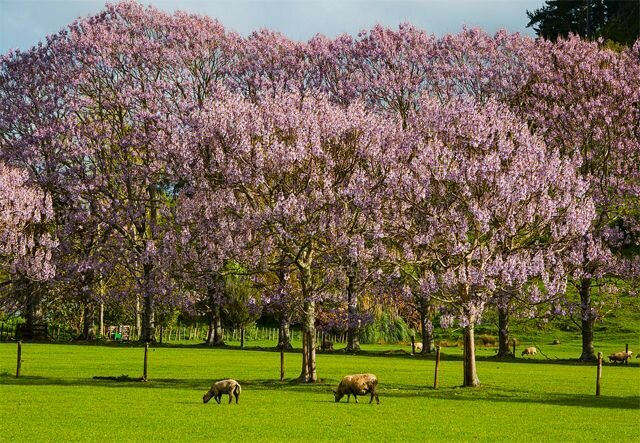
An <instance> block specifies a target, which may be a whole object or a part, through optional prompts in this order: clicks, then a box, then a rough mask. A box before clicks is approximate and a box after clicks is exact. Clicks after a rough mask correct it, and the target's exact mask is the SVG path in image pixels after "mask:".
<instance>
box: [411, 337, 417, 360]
mask: <svg viewBox="0 0 640 443" xmlns="http://www.w3.org/2000/svg"><path fill="white" fill-rule="evenodd" d="M415 353H416V337H415V335H413V334H411V355H413V354H415Z"/></svg>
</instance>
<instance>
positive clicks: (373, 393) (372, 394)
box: [369, 391, 376, 404]
mask: <svg viewBox="0 0 640 443" xmlns="http://www.w3.org/2000/svg"><path fill="white" fill-rule="evenodd" d="M374 395H376V392H375V391H371V400H369V404H371V403H372V402H373V396H374Z"/></svg>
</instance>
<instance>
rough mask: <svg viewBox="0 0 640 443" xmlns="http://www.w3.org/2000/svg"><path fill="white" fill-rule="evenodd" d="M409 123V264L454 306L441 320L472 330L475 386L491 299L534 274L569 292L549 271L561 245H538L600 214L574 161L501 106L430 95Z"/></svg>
mask: <svg viewBox="0 0 640 443" xmlns="http://www.w3.org/2000/svg"><path fill="white" fill-rule="evenodd" d="M410 126H411V128H412V131H411V137H410V138H409V140H408V141H407V142H406V143H405V144H404V146H401V147H400V148H399V151H398V155H399V167H401V168H402V170H398V172H397V173H396V175H395V185H394V192H396V193H397V195H398V197H397V199H396V202H397V203H396V204H397V206H396V207H395V208H394V209H395V211H397V212H404V213H406V214H407V221H406V222H405V223H406V224H407V228H408V229H406V230H405V231H407V230H408V232H410V234H409V235H406V236H405V237H404V238H402V237H399V240H400V245H401V246H404V244H407V246H406V247H404V248H403V249H404V250H406V251H408V252H410V251H414V250H415V249H416V247H415V245H412V243H414V242H415V243H418V244H419V246H420V249H422V250H423V252H422V253H421V254H420V255H419V256H415V255H413V254H411V253H409V254H408V256H407V258H408V259H412V258H413V259H414V260H415V263H416V265H418V266H420V267H421V269H422V270H423V272H422V273H421V274H420V276H419V278H418V281H417V283H418V285H419V288H420V290H421V291H422V292H423V293H425V294H429V295H430V298H431V299H433V300H435V301H437V303H438V304H440V305H441V306H443V307H444V308H445V309H446V310H447V314H446V315H444V316H443V320H442V322H443V323H444V324H445V325H446V324H447V323H448V322H450V321H453V320H456V321H458V322H459V323H460V325H461V326H462V327H463V328H464V343H465V350H464V353H465V354H464V355H465V359H464V362H465V364H464V385H465V386H476V385H478V384H479V381H478V377H477V374H476V368H475V345H474V336H473V331H474V325H475V324H477V323H478V322H479V321H480V320H481V317H482V313H483V311H484V309H485V306H486V305H487V304H488V303H489V301H490V298H491V296H492V294H494V293H495V291H497V290H498V289H499V288H502V287H505V286H512V285H514V284H524V283H525V282H526V281H527V280H529V279H530V278H532V277H534V276H539V277H541V278H542V279H543V280H544V282H545V283H546V290H547V291H548V293H551V294H556V293H558V292H561V291H562V289H563V285H562V275H561V274H560V275H558V274H553V275H552V273H551V272H550V266H551V265H552V264H553V265H555V266H554V268H555V269H554V271H556V270H557V269H558V267H559V264H558V259H557V258H556V255H557V251H558V249H557V248H554V247H549V248H544V247H542V242H541V241H540V240H539V239H540V238H541V237H543V236H548V237H549V238H550V239H552V240H553V241H552V242H550V243H551V244H562V243H565V242H567V241H569V240H570V239H571V238H573V237H574V236H575V235H581V234H583V233H584V232H585V231H586V229H587V227H588V225H589V222H590V220H591V217H592V216H593V208H592V206H591V205H590V203H589V200H588V198H586V197H585V192H586V186H585V184H584V183H583V182H582V181H581V180H580V179H579V178H578V177H576V175H575V173H574V172H573V169H572V167H571V164H570V163H569V162H566V161H563V160H561V159H560V157H559V155H558V154H557V153H556V154H554V153H553V152H550V151H548V150H547V148H546V146H545V144H544V142H542V141H541V140H539V139H537V138H536V137H535V136H533V135H531V133H530V132H529V130H528V128H527V126H526V124H525V123H524V122H522V121H521V120H520V119H518V118H517V117H516V116H515V115H514V114H513V113H511V112H510V111H509V110H508V109H506V107H505V106H503V105H500V104H499V103H497V102H495V101H491V100H490V101H488V102H487V103H486V104H484V105H480V104H477V103H475V102H474V101H471V100H468V99H467V100H457V101H453V102H451V103H448V104H446V105H441V104H439V102H437V101H434V100H432V99H429V98H425V99H424V100H423V101H422V102H421V103H420V112H419V113H417V114H416V115H415V117H414V118H413V119H412V120H411V123H410ZM407 166H408V169H407ZM559 178H560V179H559ZM394 231H395V230H392V232H394ZM531 296H532V297H535V296H537V293H536V292H535V291H532V294H531Z"/></svg>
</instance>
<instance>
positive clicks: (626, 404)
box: [380, 386, 640, 410]
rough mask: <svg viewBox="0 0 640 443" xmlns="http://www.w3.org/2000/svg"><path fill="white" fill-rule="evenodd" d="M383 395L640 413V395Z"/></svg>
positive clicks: (414, 391)
mask: <svg viewBox="0 0 640 443" xmlns="http://www.w3.org/2000/svg"><path fill="white" fill-rule="evenodd" d="M383 393H384V396H387V397H399V398H408V397H428V398H430V399H436V400H444V401H452V400H453V401H472V402H473V401H483V402H505V403H524V404H526V403H530V404H532V403H538V404H548V405H555V406H572V407H585V408H607V409H637V410H640V396H638V395H629V396H624V397H614V396H608V395H601V396H599V397H596V396H595V395H593V394H590V395H587V394H567V393H538V392H531V391H526V390H518V389H496V388H490V389H487V388H485V387H479V388H463V387H455V388H440V389H433V388H430V387H424V386H402V390H400V389H393V388H392V389H389V390H385V391H382V390H381V391H380V395H381V396H382V395H383Z"/></svg>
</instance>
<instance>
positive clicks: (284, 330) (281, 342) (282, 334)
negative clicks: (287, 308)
mask: <svg viewBox="0 0 640 443" xmlns="http://www.w3.org/2000/svg"><path fill="white" fill-rule="evenodd" d="M278 349H285V350H286V349H293V346H292V345H291V331H290V329H289V319H287V318H286V316H284V315H283V316H282V317H281V318H280V327H279V328H278Z"/></svg>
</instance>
